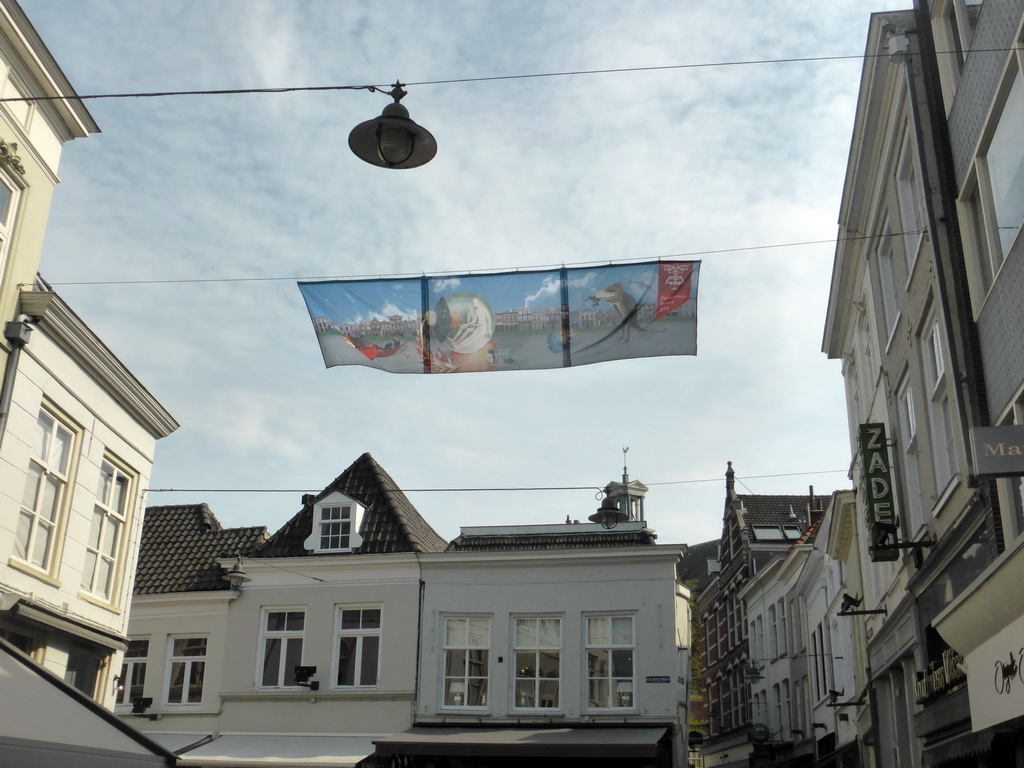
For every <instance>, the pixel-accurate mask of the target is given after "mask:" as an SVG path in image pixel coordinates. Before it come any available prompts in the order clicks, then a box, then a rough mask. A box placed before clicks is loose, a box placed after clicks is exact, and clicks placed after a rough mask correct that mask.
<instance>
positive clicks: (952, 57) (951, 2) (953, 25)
mask: <svg viewBox="0 0 1024 768" xmlns="http://www.w3.org/2000/svg"><path fill="white" fill-rule="evenodd" d="M981 4H982V0H935V2H934V3H933V5H932V31H933V33H934V35H935V48H936V51H938V57H937V59H938V64H939V80H940V82H941V83H942V96H943V99H944V100H945V102H946V112H947V114H948V112H949V110H950V108H951V107H952V105H953V96H955V95H956V90H957V88H958V86H959V85H960V72H961V71H962V70H963V67H964V62H965V61H966V58H967V51H968V50H969V49H970V46H971V39H972V37H973V35H974V27H975V24H976V23H977V20H978V12H979V11H980V10H981Z"/></svg>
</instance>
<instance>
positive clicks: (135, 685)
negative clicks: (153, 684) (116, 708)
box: [117, 639, 149, 704]
mask: <svg viewBox="0 0 1024 768" xmlns="http://www.w3.org/2000/svg"><path fill="white" fill-rule="evenodd" d="M148 662H149V640H139V639H134V640H129V641H128V650H126V651H125V652H124V661H123V662H122V663H121V674H119V675H118V676H117V703H118V704H131V703H132V702H133V701H135V699H138V698H141V697H142V696H144V695H145V694H144V693H143V690H144V689H145V687H146V666H147V664H148Z"/></svg>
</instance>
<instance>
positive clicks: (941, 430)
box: [921, 319, 956, 495]
mask: <svg viewBox="0 0 1024 768" xmlns="http://www.w3.org/2000/svg"><path fill="white" fill-rule="evenodd" d="M921 354H922V355H923V356H924V359H923V361H922V363H923V365H924V372H925V391H926V392H927V393H929V395H930V398H931V399H930V402H929V427H930V429H931V447H932V460H933V463H934V465H935V485H936V495H938V494H939V493H941V491H942V490H943V489H944V488H945V487H946V483H947V482H949V479H950V478H951V477H952V476H953V469H954V467H955V462H956V460H955V455H954V449H953V415H952V407H953V405H952V402H951V400H950V393H949V387H947V386H946V379H947V377H946V363H945V356H944V352H943V349H942V332H941V330H940V327H939V322H938V321H937V320H935V319H931V320H929V322H928V323H927V324H926V325H925V333H924V339H923V343H922V345H921Z"/></svg>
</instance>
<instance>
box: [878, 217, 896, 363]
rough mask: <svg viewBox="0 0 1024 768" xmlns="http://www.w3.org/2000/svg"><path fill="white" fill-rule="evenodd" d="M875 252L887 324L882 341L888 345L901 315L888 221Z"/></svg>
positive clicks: (885, 322) (883, 310) (883, 311)
mask: <svg viewBox="0 0 1024 768" xmlns="http://www.w3.org/2000/svg"><path fill="white" fill-rule="evenodd" d="M875 254H876V256H877V257H878V279H879V281H880V282H881V285H882V315H883V322H884V326H885V332H884V335H883V338H882V343H883V345H884V346H886V347H887V346H888V344H889V339H891V338H892V334H893V331H895V330H896V322H897V321H898V320H899V317H900V297H899V291H898V289H897V287H896V286H897V285H898V283H897V282H896V265H895V263H894V259H893V254H892V236H891V235H890V234H889V222H888V221H886V222H885V225H884V226H883V227H882V234H881V236H880V237H879V238H878V247H877V248H876V249H875Z"/></svg>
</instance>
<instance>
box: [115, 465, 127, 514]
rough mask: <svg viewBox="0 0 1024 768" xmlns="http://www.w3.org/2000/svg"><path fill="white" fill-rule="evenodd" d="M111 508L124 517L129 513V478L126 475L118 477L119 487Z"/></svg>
mask: <svg viewBox="0 0 1024 768" xmlns="http://www.w3.org/2000/svg"><path fill="white" fill-rule="evenodd" d="M111 506H112V507H113V508H114V510H115V511H116V512H117V513H118V514H119V515H124V514H125V513H126V512H127V511H128V477H127V476H125V475H121V474H118V476H117V487H116V489H115V494H114V499H113V500H112V502H111Z"/></svg>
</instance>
